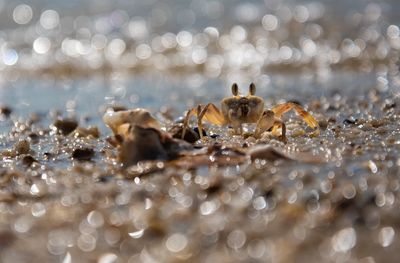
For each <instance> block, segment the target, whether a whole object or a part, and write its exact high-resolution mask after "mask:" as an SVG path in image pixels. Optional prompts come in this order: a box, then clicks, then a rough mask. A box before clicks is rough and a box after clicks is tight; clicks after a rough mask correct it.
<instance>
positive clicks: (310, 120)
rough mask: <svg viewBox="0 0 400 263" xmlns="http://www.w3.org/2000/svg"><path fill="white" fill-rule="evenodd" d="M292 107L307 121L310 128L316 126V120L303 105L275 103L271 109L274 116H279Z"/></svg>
mask: <svg viewBox="0 0 400 263" xmlns="http://www.w3.org/2000/svg"><path fill="white" fill-rule="evenodd" d="M291 109H294V110H295V111H296V113H297V114H298V115H300V117H301V118H303V120H304V121H305V122H306V123H307V125H308V126H310V127H311V128H318V127H319V125H318V122H317V120H315V118H314V117H313V116H312V115H311V114H310V113H309V112H307V111H306V110H305V109H304V108H303V107H301V106H300V105H299V104H297V103H293V102H286V103H282V104H279V105H276V106H275V107H273V108H272V109H271V110H272V111H273V112H274V113H275V117H277V118H280V117H281V116H282V115H283V114H284V113H286V112H288V111H290V110H291Z"/></svg>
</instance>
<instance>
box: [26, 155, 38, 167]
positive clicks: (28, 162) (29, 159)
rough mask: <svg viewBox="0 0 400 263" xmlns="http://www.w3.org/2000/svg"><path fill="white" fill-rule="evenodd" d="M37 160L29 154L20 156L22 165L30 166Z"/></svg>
mask: <svg viewBox="0 0 400 263" xmlns="http://www.w3.org/2000/svg"><path fill="white" fill-rule="evenodd" d="M37 162H38V161H37V160H36V159H35V158H33V157H32V156H31V155H25V156H24V157H23V158H22V164H23V165H26V166H28V167H29V166H31V165H32V164H33V163H37Z"/></svg>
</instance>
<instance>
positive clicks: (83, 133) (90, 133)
mask: <svg viewBox="0 0 400 263" xmlns="http://www.w3.org/2000/svg"><path fill="white" fill-rule="evenodd" d="M73 136H74V137H75V138H78V137H92V138H99V136H100V131H99V128H97V127H89V128H82V127H78V128H76V129H75V130H74V131H73Z"/></svg>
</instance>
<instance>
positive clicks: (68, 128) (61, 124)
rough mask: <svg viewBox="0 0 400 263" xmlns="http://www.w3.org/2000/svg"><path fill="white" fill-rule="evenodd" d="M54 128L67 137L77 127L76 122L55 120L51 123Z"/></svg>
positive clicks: (72, 120)
mask: <svg viewBox="0 0 400 263" xmlns="http://www.w3.org/2000/svg"><path fill="white" fill-rule="evenodd" d="M53 125H54V127H56V129H57V130H58V131H60V132H61V133H62V134H63V135H68V134H70V133H71V132H73V131H74V130H75V129H76V127H78V122H77V121H76V120H74V119H63V120H56V121H55V122H54V123H53Z"/></svg>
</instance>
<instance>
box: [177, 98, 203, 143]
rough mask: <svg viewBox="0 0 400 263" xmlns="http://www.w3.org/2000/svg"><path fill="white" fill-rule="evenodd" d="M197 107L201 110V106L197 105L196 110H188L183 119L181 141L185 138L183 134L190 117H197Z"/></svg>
mask: <svg viewBox="0 0 400 263" xmlns="http://www.w3.org/2000/svg"><path fill="white" fill-rule="evenodd" d="M199 107H200V109H201V105H198V106H197V108H192V109H190V110H188V112H187V113H186V116H185V119H184V120H183V131H182V137H181V139H183V138H185V134H186V129H187V127H188V125H189V119H190V117H191V116H193V115H196V116H198V114H199V112H200V111H199Z"/></svg>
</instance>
